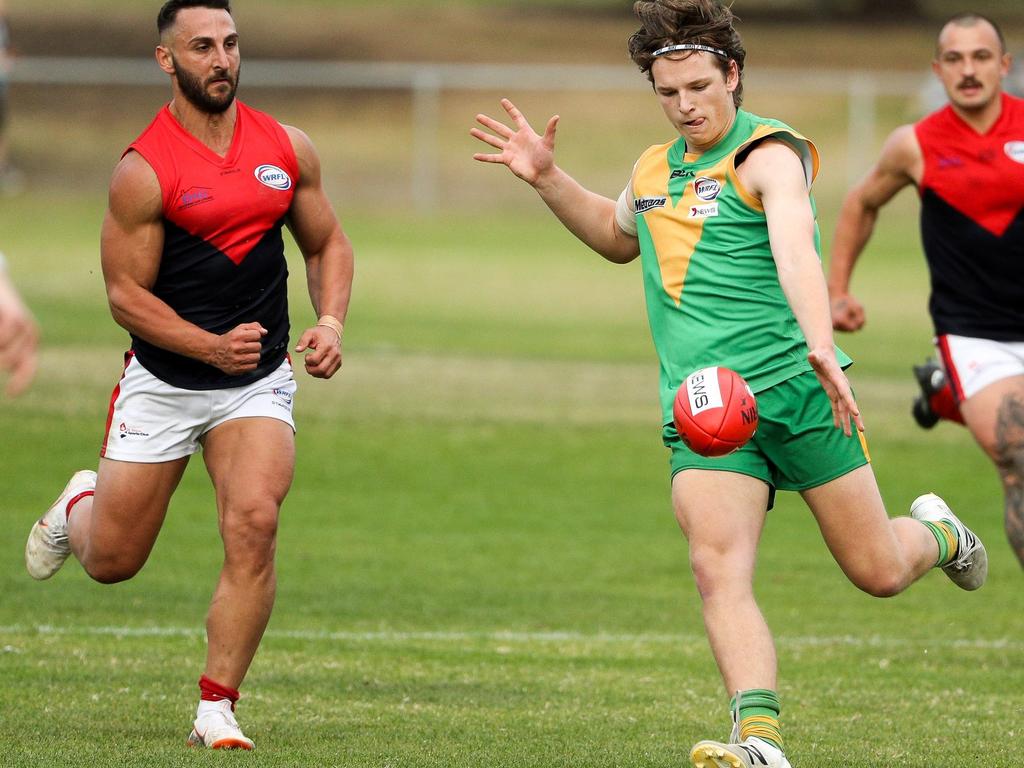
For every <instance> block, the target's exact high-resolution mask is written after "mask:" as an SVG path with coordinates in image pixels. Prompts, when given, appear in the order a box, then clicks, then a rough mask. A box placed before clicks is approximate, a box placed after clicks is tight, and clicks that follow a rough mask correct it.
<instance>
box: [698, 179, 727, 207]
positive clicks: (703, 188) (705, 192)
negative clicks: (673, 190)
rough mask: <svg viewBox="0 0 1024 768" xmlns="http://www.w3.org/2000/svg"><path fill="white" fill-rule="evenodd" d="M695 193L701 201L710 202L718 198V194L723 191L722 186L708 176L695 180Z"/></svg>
mask: <svg viewBox="0 0 1024 768" xmlns="http://www.w3.org/2000/svg"><path fill="white" fill-rule="evenodd" d="M693 191H694V192H696V193H697V197H699V198H700V199H701V200H707V201H709V202H710V201H711V200H714V199H715V198H716V197H718V193H719V192H721V191H722V185H721V184H720V183H719V182H717V181H716V180H715V179H709V178H708V177H707V176H701V177H700V178H698V179H695V180H694V182H693Z"/></svg>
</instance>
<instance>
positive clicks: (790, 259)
mask: <svg viewBox="0 0 1024 768" xmlns="http://www.w3.org/2000/svg"><path fill="white" fill-rule="evenodd" d="M738 174H739V177H740V180H741V181H742V182H743V184H744V186H746V187H747V189H748V190H749V191H750V192H751V193H753V194H754V195H755V196H757V197H759V198H760V199H761V204H762V205H763V206H764V212H765V217H766V218H767V220H768V237H769V239H770V241H771V247H772V256H773V257H774V259H775V264H776V267H777V269H778V273H779V284H780V285H781V286H782V291H783V293H784V294H785V295H786V300H787V301H788V302H789V305H790V308H791V309H792V310H793V315H794V316H795V317H796V320H797V323H799V325H800V330H802V331H803V334H804V337H805V338H806V340H807V348H808V354H807V359H808V360H809V361H810V363H811V365H812V366H813V368H814V372H815V373H816V374H817V376H818V380H819V381H820V382H821V385H822V387H823V388H824V390H825V392H826V393H827V394H828V396H829V399H830V400H831V402H832V412H833V418H834V421H835V424H836V426H841V427H842V428H843V431H844V432H846V434H848V435H849V434H851V429H850V421H851V420H853V421H854V422H855V424H856V425H857V427H858V428H860V429H863V428H864V424H863V422H862V420H861V417H860V410H859V409H858V407H857V403H856V401H855V400H854V398H853V392H852V390H851V389H850V384H849V382H848V381H847V379H846V374H844V373H843V371H842V369H841V368H840V367H839V363H838V361H837V360H836V354H835V344H834V341H833V338H832V323H831V320H830V318H829V309H828V291H827V289H826V287H825V278H824V274H823V273H822V269H821V260H820V259H819V258H818V252H817V250H816V249H815V246H814V241H815V237H814V212H813V210H812V208H811V202H810V197H809V195H808V189H807V181H806V178H805V175H804V168H803V164H802V163H801V162H800V158H799V157H798V156H797V154H796V153H795V152H794V151H793V149H792V148H791V147H790V146H789V145H787V144H784V143H782V142H781V141H777V140H768V141H765V142H762V143H761V144H760V145H758V146H757V147H756V148H755V149H754V150H753V151H751V152H750V154H749V155H748V156H747V158H746V160H745V161H744V162H743V164H742V165H741V166H740V167H739V169H738Z"/></svg>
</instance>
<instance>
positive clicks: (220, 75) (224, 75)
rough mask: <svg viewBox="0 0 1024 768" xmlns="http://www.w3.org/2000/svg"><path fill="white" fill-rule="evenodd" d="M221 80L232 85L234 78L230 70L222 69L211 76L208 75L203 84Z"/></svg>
mask: <svg viewBox="0 0 1024 768" xmlns="http://www.w3.org/2000/svg"><path fill="white" fill-rule="evenodd" d="M221 80H226V81H227V82H228V83H229V84H231V85H234V84H235V81H236V78H235V76H234V75H232V74H231V72H229V71H228V70H224V71H223V72H215V73H214V74H213V76H212V77H208V78H207V79H206V82H205V83H204V85H210V84H212V83H216V82H219V81H221Z"/></svg>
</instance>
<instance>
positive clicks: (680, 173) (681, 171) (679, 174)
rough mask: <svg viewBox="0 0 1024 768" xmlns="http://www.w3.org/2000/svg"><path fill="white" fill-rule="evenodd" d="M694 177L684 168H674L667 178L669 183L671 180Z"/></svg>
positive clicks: (691, 172)
mask: <svg viewBox="0 0 1024 768" xmlns="http://www.w3.org/2000/svg"><path fill="white" fill-rule="evenodd" d="M696 175H697V174H696V173H694V172H693V171H688V170H686V169H685V168H676V169H675V170H674V171H672V173H671V174H670V175H669V177H668V178H669V181H671V180H672V179H692V178H693V177H694V176H696Z"/></svg>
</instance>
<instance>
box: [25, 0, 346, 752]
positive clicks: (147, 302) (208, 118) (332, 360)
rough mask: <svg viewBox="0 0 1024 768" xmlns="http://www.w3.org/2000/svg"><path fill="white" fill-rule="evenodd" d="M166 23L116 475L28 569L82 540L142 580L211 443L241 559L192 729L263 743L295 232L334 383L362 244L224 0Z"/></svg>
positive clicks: (124, 297) (103, 559) (89, 478)
mask: <svg viewBox="0 0 1024 768" xmlns="http://www.w3.org/2000/svg"><path fill="white" fill-rule="evenodd" d="M157 26H158V29H159V32H160V44H159V46H158V47H157V49H156V59H157V62H158V64H159V65H160V67H161V69H163V71H164V72H165V73H167V74H168V75H169V76H170V81H171V89H172V95H173V98H172V100H171V102H170V103H169V104H168V105H167V106H166V107H165V108H164V109H162V110H161V111H160V112H159V114H158V115H157V117H156V119H155V120H154V121H153V123H152V124H151V125H150V126H149V128H147V129H146V131H145V132H143V133H142V134H141V135H140V136H139V138H138V139H137V140H136V141H135V142H134V143H132V145H131V146H130V147H129V149H128V151H127V152H125V154H124V156H123V157H122V159H121V161H120V163H118V165H117V168H116V169H115V171H114V175H113V180H112V181H111V185H110V196H109V200H110V203H109V209H108V212H107V215H106V219H105V220H104V223H103V231H102V242H101V252H102V262H103V274H104V278H105V281H106V287H107V297H108V300H109V303H110V308H111V312H112V314H113V316H114V319H115V320H116V321H117V322H118V323H119V324H120V325H122V326H123V327H124V328H125V329H127V330H128V332H129V333H130V334H131V340H132V346H131V351H130V352H129V353H128V354H127V355H126V365H125V371H124V375H123V377H122V378H121V381H120V382H119V384H118V386H117V387H116V389H115V390H114V395H113V397H112V399H111V405H110V414H109V417H108V419H107V430H106V436H105V438H104V443H103V449H102V451H101V459H100V465H99V471H98V473H97V472H92V471H89V470H83V471H81V472H78V473H76V474H75V475H74V476H73V477H72V479H71V481H70V482H69V483H68V485H67V486H66V487H65V489H64V491H63V493H62V494H61V495H60V497H58V499H57V501H56V502H55V503H54V505H53V506H52V507H51V508H50V510H49V511H48V512H47V513H46V514H45V515H44V516H43V518H42V519H41V520H40V521H39V522H38V523H36V525H35V526H33V528H32V531H31V533H30V535H29V540H28V544H27V545H26V553H25V554H26V565H27V567H28V570H29V572H30V573H31V575H32V576H34V577H35V578H38V579H45V578H48V577H49V576H51V575H52V574H53V573H55V572H56V571H57V570H58V569H59V568H60V566H61V565H62V563H63V562H64V560H65V559H66V558H67V557H68V555H69V554H72V553H73V554H74V555H75V556H76V558H77V559H78V560H79V562H80V563H81V564H82V566H83V568H84V569H85V570H86V572H87V573H88V574H89V575H90V576H91V577H92V578H94V579H96V580H97V581H100V582H105V583H110V582H117V581H123V580H125V579H130V578H131V577H132V576H134V575H135V574H136V573H137V572H138V571H139V569H141V568H142V566H143V565H144V563H145V562H146V559H147V558H148V557H149V553H150V551H151V549H152V547H153V545H154V543H155V541H156V537H157V535H158V533H159V531H160V528H161V525H162V523H163V520H164V516H165V514H166V512H167V507H168V503H169V501H170V497H171V494H172V493H173V492H174V489H175V488H176V486H177V485H178V482H179V481H180V480H181V477H182V474H183V472H184V471H185V466H186V464H187V463H188V460H189V457H190V456H191V455H192V454H193V453H196V452H197V451H199V450H202V452H203V458H204V461H205V463H206V467H207V470H208V472H209V474H210V477H211V478H212V480H213V484H214V487H215V490H216V498H217V507H218V509H217V512H218V519H219V523H220V526H219V527H220V532H221V536H222V538H223V544H224V553H225V557H224V564H223V567H222V570H221V574H220V580H219V582H218V584H217V587H216V591H215V593H214V596H213V601H212V603H211V605H210V610H209V613H208V616H207V624H206V629H207V639H208V647H207V658H206V667H205V670H204V672H203V675H202V677H201V679H200V683H199V685H200V694H201V695H200V702H199V707H198V710H197V714H196V719H195V721H194V723H193V729H192V731H191V733H190V735H189V743H190V744H192V745H195V746H206V747H212V748H241V749H251V748H252V747H253V742H252V741H251V740H250V739H249V738H248V737H246V736H245V735H244V734H243V733H242V731H241V729H240V728H239V726H238V722H237V721H236V720H235V716H234V708H235V707H234V705H235V702H236V700H237V699H238V688H239V686H240V685H241V683H242V680H243V679H244V677H245V674H246V672H247V670H248V668H249V665H250V663H251V661H252V659H253V656H254V654H255V653H256V649H257V646H258V645H259V642H260V639H261V637H262V635H263V631H264V629H265V627H266V625H267V621H268V620H269V618H270V612H271V608H272V605H273V602H274V593H275V587H276V577H275V573H274V549H275V545H276V530H277V523H278V516H279V510H280V506H281V503H282V501H283V500H284V497H285V495H286V494H287V492H288V488H289V486H290V485H291V481H292V476H293V472H294V464H295V441H294V421H293V419H292V403H293V396H294V393H295V389H296V384H295V380H294V378H293V376H292V368H291V360H290V358H289V356H288V348H287V347H288V336H289V324H288V302H287V288H286V279H287V275H288V269H287V265H286V262H285V255H284V244H283V239H282V228H283V227H284V226H288V228H289V229H290V230H291V233H292V235H293V236H294V238H295V241H296V242H297V243H298V245H299V249H300V250H301V251H302V255H303V258H304V262H305V269H306V276H307V282H308V285H309V289H310V297H311V299H312V303H313V309H314V311H315V313H316V317H317V320H316V322H315V324H312V325H311V326H310V327H308V328H307V329H306V330H304V331H303V332H302V333H301V334H300V335H299V338H298V344H297V346H296V347H295V351H296V352H297V353H305V356H304V364H305V368H306V370H307V372H308V373H309V374H311V375H312V376H315V377H318V378H324V379H327V378H330V377H331V376H333V375H334V374H335V373H336V372H337V371H338V369H339V367H340V366H341V335H342V323H343V321H344V318H345V314H346V312H347V309H348V303H349V295H350V290H351V282H352V261H353V257H352V248H351V245H350V243H349V241H348V238H347V237H346V236H345V234H344V232H343V231H342V229H341V226H340V225H339V223H338V220H337V218H336V217H335V215H334V212H333V210H332V208H331V205H330V203H329V201H328V200H327V198H326V196H325V194H324V192H323V189H322V186H321V179H320V161H319V159H318V157H317V154H316V151H315V150H314V148H313V146H312V144H311V143H310V141H309V139H308V138H307V137H306V135H305V134H304V133H302V132H301V131H299V130H298V129H296V128H292V127H289V126H282V125H280V124H279V123H278V122H277V121H275V120H274V119H273V118H271V117H269V116H268V115H265V114H263V113H261V112H259V111H257V110H255V109H252V108H250V107H247V106H246V105H244V104H242V103H241V102H239V101H237V100H235V90H236V88H237V85H238V74H239V64H240V57H239V47H238V33H237V31H236V29H235V24H234V21H233V19H232V17H231V9H230V5H229V3H228V2H227V0H171V1H170V2H167V3H165V4H164V6H163V7H162V8H161V10H160V13H159V16H158V21H157Z"/></svg>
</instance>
